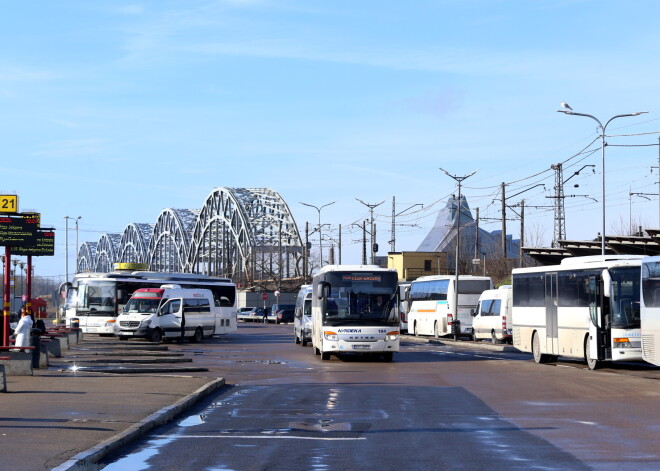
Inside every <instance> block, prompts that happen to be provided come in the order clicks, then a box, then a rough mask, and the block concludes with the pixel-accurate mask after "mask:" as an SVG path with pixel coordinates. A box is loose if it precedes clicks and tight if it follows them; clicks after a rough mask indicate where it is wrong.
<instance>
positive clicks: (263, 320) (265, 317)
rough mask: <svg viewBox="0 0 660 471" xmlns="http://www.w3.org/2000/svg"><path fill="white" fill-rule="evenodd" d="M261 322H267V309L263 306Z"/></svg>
mask: <svg viewBox="0 0 660 471" xmlns="http://www.w3.org/2000/svg"><path fill="white" fill-rule="evenodd" d="M261 323H262V324H268V309H266V308H264V317H263V318H262V319H261Z"/></svg>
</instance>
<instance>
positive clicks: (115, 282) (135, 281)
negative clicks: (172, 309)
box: [64, 270, 236, 336]
mask: <svg viewBox="0 0 660 471" xmlns="http://www.w3.org/2000/svg"><path fill="white" fill-rule="evenodd" d="M165 284H176V285H178V286H180V287H181V288H203V289H209V290H211V292H212V293H213V297H214V301H215V305H216V306H217V307H220V308H223V309H221V310H222V312H223V316H226V317H227V318H228V319H229V328H228V329H227V330H226V332H225V333H229V332H234V331H236V286H235V285H234V283H232V281H231V280H230V279H228V278H215V277H210V276H206V275H197V274H192V273H160V272H148V271H121V270H118V271H114V272H109V273H78V274H76V275H75V277H74V279H73V283H71V285H70V286H69V287H68V290H67V294H66V303H65V304H64V321H65V324H66V325H67V326H70V325H71V324H72V321H74V320H75V321H77V322H78V325H79V327H80V329H81V330H82V332H84V333H93V334H101V335H108V336H111V335H113V333H114V327H115V323H116V321H117V316H118V315H119V313H121V311H122V309H123V308H124V306H125V305H126V303H127V302H128V300H129V299H130V298H131V295H132V294H133V293H134V292H135V290H137V289H139V288H160V287H161V285H165ZM75 321H74V322H75Z"/></svg>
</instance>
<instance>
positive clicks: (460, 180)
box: [440, 168, 477, 339]
mask: <svg viewBox="0 0 660 471" xmlns="http://www.w3.org/2000/svg"><path fill="white" fill-rule="evenodd" d="M440 170H442V171H443V172H444V173H445V175H447V176H448V177H449V178H453V179H454V180H456V183H458V208H457V210H456V268H455V272H456V273H455V274H456V286H454V306H456V313H455V317H454V322H453V323H452V331H453V334H454V339H456V338H458V334H460V331H458V329H457V327H455V326H458V255H459V254H460V246H461V206H462V205H461V184H462V183H463V180H467V179H468V178H470V177H471V176H472V175H474V174H475V173H477V170H475V171H473V172H472V173H470V174H468V175H463V176H462V177H459V176H458V175H452V174H451V173H449V172H448V171H446V170H445V169H443V168H440ZM459 328H460V327H459Z"/></svg>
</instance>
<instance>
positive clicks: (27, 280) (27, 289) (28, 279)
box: [25, 255, 32, 309]
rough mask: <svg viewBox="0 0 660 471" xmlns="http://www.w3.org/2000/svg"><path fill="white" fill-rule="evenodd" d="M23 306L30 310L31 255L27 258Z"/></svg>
mask: <svg viewBox="0 0 660 471" xmlns="http://www.w3.org/2000/svg"><path fill="white" fill-rule="evenodd" d="M25 296H26V300H25V305H26V306H27V308H28V309H32V255H28V256H27V277H26V278H25Z"/></svg>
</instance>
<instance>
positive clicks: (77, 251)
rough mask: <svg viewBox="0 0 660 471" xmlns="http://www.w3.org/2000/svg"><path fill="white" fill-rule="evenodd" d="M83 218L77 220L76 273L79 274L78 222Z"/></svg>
mask: <svg viewBox="0 0 660 471" xmlns="http://www.w3.org/2000/svg"><path fill="white" fill-rule="evenodd" d="M80 218H82V216H78V217H77V218H76V273H78V221H80Z"/></svg>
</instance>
